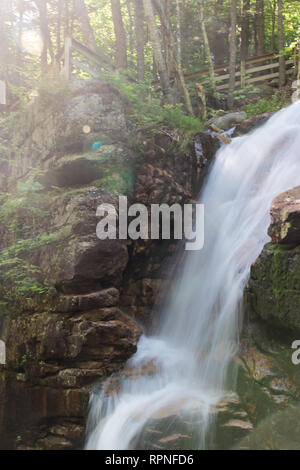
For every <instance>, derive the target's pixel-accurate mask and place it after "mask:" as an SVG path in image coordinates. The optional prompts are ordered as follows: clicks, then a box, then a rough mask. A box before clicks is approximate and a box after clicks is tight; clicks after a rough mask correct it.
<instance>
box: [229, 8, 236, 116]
mask: <svg viewBox="0 0 300 470" xmlns="http://www.w3.org/2000/svg"><path fill="white" fill-rule="evenodd" d="M236 21H237V13H236V0H231V2H230V42H229V46H230V47H229V48H230V57H229V93H228V106H229V108H231V107H232V106H233V102H234V100H233V92H234V89H235V67H236Z"/></svg>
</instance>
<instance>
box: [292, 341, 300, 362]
mask: <svg viewBox="0 0 300 470" xmlns="http://www.w3.org/2000/svg"><path fill="white" fill-rule="evenodd" d="M292 349H295V350H296V351H295V352H293V354H292V363H293V364H294V366H298V365H299V364H300V341H299V340H297V339H296V340H295V341H294V342H293V344H292Z"/></svg>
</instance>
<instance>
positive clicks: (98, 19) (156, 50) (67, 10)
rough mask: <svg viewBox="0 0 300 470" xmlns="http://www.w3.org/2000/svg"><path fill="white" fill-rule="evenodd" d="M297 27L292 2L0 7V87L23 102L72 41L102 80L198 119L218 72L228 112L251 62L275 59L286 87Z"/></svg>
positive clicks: (189, 0) (68, 0)
mask: <svg viewBox="0 0 300 470" xmlns="http://www.w3.org/2000/svg"><path fill="white" fill-rule="evenodd" d="M299 20H300V2H299V1H298V0H225V1H223V0H222V1H220V0H205V1H204V0H0V40H1V50H0V79H2V80H3V81H5V82H6V84H7V88H8V101H9V103H8V104H9V105H10V106H12V107H14V106H15V107H16V106H18V105H19V104H20V102H28V100H30V99H31V98H32V96H34V95H35V93H36V90H37V89H38V87H39V86H40V85H41V83H42V81H43V78H44V77H45V76H47V75H49V74H52V75H53V74H59V72H60V68H61V64H62V61H63V59H64V49H65V39H66V38H68V37H71V38H73V39H75V40H77V41H79V42H80V43H81V44H83V45H85V46H87V47H88V49H89V50H90V51H92V52H94V53H95V54H96V55H97V57H98V58H99V64H101V67H102V71H103V70H105V71H106V72H110V71H116V70H119V71H121V73H122V74H123V76H124V75H125V76H126V80H128V81H129V83H136V84H138V83H139V84H143V83H144V84H147V86H150V85H151V87H153V86H157V87H158V89H159V90H161V92H162V95H163V102H164V103H165V104H166V105H169V106H174V105H176V104H181V105H182V106H183V109H184V111H185V113H187V114H189V115H194V114H196V115H200V117H201V118H203V117H206V109H200V110H199V102H200V108H201V107H202V108H206V103H205V102H204V103H203V102H201V100H202V101H205V93H207V92H208V93H210V94H211V96H216V97H217V98H220V96H218V93H217V86H216V77H215V69H216V68H218V67H219V68H220V67H221V68H222V66H225V65H226V67H228V71H229V84H228V87H229V88H228V96H227V98H226V99H227V104H228V106H229V107H232V106H233V104H234V99H235V98H236V94H237V93H236V91H235V87H236V85H235V80H236V73H237V68H239V69H240V74H241V89H242V92H241V93H240V96H244V95H245V93H247V91H249V89H248V88H249V87H248V88H247V87H246V80H245V78H246V66H245V64H246V63H247V60H249V59H251V58H253V57H261V56H265V55H268V54H269V55H270V56H271V54H274V56H275V55H277V57H278V60H279V67H280V70H279V85H280V86H281V87H282V86H284V85H285V83H286V80H287V77H286V66H285V61H286V59H288V58H290V57H293V58H295V60H296V58H297V56H298V50H299V31H300V27H299V25H300V21H299ZM203 72H205V73H206V74H207V77H206V80H204V78H203V77H204V76H203ZM82 73H83V74H84V72H82ZM197 73H200V74H201V73H202V75H199V76H197ZM193 76H194V79H193ZM47 83H49V80H47ZM243 89H244V90H243ZM127 91H128V90H127ZM223 94H224V93H223ZM195 103H196V105H195ZM196 108H197V109H196Z"/></svg>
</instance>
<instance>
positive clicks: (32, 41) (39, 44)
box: [21, 30, 43, 56]
mask: <svg viewBox="0 0 300 470" xmlns="http://www.w3.org/2000/svg"><path fill="white" fill-rule="evenodd" d="M21 45H22V49H23V51H24V52H27V53H28V54H32V55H36V56H40V55H41V52H42V50H43V39H42V36H41V34H40V33H39V31H35V30H27V31H24V32H23V34H22V38H21Z"/></svg>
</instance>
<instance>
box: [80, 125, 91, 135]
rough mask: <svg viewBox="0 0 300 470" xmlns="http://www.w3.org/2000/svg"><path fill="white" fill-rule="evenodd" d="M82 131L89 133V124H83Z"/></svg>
mask: <svg viewBox="0 0 300 470" xmlns="http://www.w3.org/2000/svg"><path fill="white" fill-rule="evenodd" d="M82 131H83V133H84V134H90V133H91V131H92V130H91V128H90V126H87V125H86V126H83V128H82Z"/></svg>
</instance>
